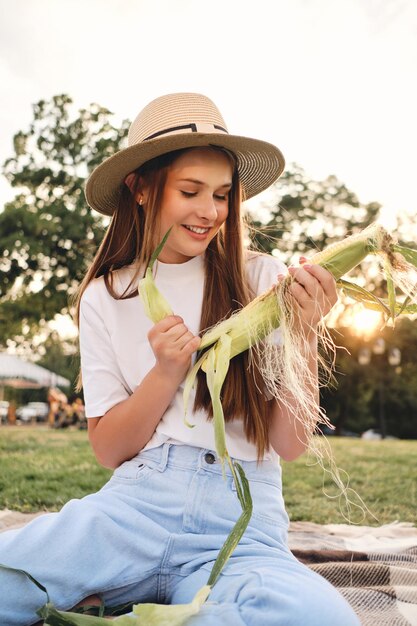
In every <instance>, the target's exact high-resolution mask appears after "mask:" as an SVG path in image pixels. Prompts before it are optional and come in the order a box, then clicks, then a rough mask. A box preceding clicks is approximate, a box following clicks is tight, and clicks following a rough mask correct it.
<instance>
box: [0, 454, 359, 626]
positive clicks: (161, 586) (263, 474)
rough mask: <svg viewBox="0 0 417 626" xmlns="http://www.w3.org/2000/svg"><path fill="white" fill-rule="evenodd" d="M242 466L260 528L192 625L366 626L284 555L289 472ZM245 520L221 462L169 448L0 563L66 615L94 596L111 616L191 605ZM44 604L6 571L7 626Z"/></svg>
mask: <svg viewBox="0 0 417 626" xmlns="http://www.w3.org/2000/svg"><path fill="white" fill-rule="evenodd" d="M241 465H242V466H243V468H244V470H245V473H246V476H247V477H248V479H249V481H250V486H251V493H252V497H253V503H254V510H253V516H252V519H251V521H250V523H249V526H248V528H247V530H246V532H245V534H244V535H243V537H242V539H241V541H240V544H239V545H238V547H237V548H236V550H235V552H234V553H233V555H232V557H231V559H230V560H229V562H228V564H227V566H226V568H225V569H224V570H223V572H222V574H221V576H220V578H219V580H218V582H217V583H216V585H215V586H214V587H213V590H212V592H211V594H210V596H209V600H208V602H207V603H206V604H205V605H204V606H203V608H202V610H201V612H200V613H199V614H198V615H196V616H194V617H192V618H191V619H190V620H189V622H188V623H187V626H213V625H214V624H216V626H217V625H218V626H221V625H226V624H227V626H245V625H246V626H261V625H262V626H278V625H282V626H335V624H337V625H338V626H359V624H360V622H359V620H358V618H357V617H356V615H355V614H354V612H353V610H352V609H351V608H350V606H349V605H348V603H347V602H346V601H345V600H344V599H343V597H342V596H341V595H340V594H339V593H338V592H337V591H336V589H335V588H334V587H332V586H331V585H330V584H329V583H328V582H327V581H326V580H325V579H324V578H322V577H321V576H319V575H317V574H316V573H314V572H312V571H311V570H310V569H308V568H307V567H306V566H304V565H302V564H301V563H299V562H298V561H297V560H296V559H295V557H294V556H293V555H292V554H291V552H290V550H289V549H288V547H287V541H286V540H287V528H288V516H287V514H286V512H285V508H284V501H283V498H282V491H281V470H280V467H279V466H278V465H277V464H276V463H272V462H269V461H268V462H262V463H260V464H259V465H257V463H256V462H245V461H243V462H241ZM240 513H241V508H240V504H239V501H238V499H237V496H236V493H235V492H234V488H233V482H232V479H231V476H230V473H227V476H226V480H224V479H223V477H222V472H221V466H220V463H219V462H218V461H217V459H216V458H215V455H214V453H212V454H210V451H208V450H203V449H201V448H195V447H191V446H174V445H170V444H164V445H163V446H160V447H159V448H155V449H152V450H147V451H145V452H142V453H140V454H138V455H137V456H136V457H135V458H134V459H132V460H131V461H127V462H126V463H123V464H122V465H121V466H120V467H119V468H118V469H117V470H116V471H115V472H114V475H113V476H112V478H111V479H110V481H109V482H108V483H107V484H106V485H105V486H104V487H103V488H102V489H101V490H100V491H99V492H97V493H95V494H92V495H89V496H86V497H85V498H82V499H81V500H71V501H70V502H68V503H67V504H66V505H65V506H64V507H63V508H62V510H61V511H60V512H59V513H49V514H46V515H44V516H41V517H39V518H37V519H35V520H33V521H32V522H31V523H30V524H28V525H27V526H25V527H23V528H22V529H18V530H11V531H8V532H4V533H1V534H0V563H4V564H7V565H11V566H13V567H17V568H22V569H25V570H27V571H28V572H30V573H31V574H32V575H33V576H34V577H35V578H36V579H37V580H39V581H40V582H41V583H43V585H45V587H46V588H47V589H48V591H49V594H50V597H51V600H52V602H53V603H54V604H55V606H57V607H58V608H60V609H63V610H67V609H70V608H71V607H73V606H74V605H75V604H77V602H79V601H80V600H81V599H83V598H85V597H87V596H89V595H91V594H99V595H100V596H101V597H102V598H103V599H104V600H105V602H106V604H108V605H116V604H120V603H123V602H128V601H134V602H136V603H139V602H158V603H164V604H167V603H170V604H177V603H186V602H189V601H190V600H191V599H192V598H193V596H194V594H195V593H196V591H197V590H198V589H200V587H202V586H203V585H204V584H205V583H206V582H207V579H208V577H209V574H210V571H211V568H212V566H213V563H214V561H215V559H216V557H217V554H218V551H219V549H220V548H221V546H222V545H223V542H224V540H225V538H226V536H227V535H228V533H229V531H230V530H231V528H232V527H233V525H234V523H235V521H236V520H237V518H238V517H239V515H240ZM44 603H45V595H44V594H43V593H42V592H41V591H40V590H39V589H37V588H36V587H35V586H34V585H33V584H32V583H31V582H29V581H28V580H27V579H26V577H24V576H22V575H21V574H18V573H8V572H5V571H3V570H0V624H2V625H4V626H18V625H19V626H22V625H29V624H33V623H34V622H36V621H37V619H38V618H37V617H36V614H35V610H36V608H38V607H39V606H41V605H43V604H44Z"/></svg>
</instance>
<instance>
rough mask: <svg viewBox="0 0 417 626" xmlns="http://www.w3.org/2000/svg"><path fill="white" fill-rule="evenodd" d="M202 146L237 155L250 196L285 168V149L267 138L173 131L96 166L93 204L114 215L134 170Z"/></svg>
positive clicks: (89, 189)
mask: <svg viewBox="0 0 417 626" xmlns="http://www.w3.org/2000/svg"><path fill="white" fill-rule="evenodd" d="M202 146H219V147H221V148H227V149H228V150H231V151H232V152H233V153H234V154H235V155H236V158H237V163H238V166H237V167H238V173H239V178H240V182H241V184H242V187H243V190H244V194H245V198H246V199H249V198H252V197H253V196H256V195H257V194H258V193H260V192H261V191H264V189H267V188H268V187H269V186H270V185H272V183H273V182H274V181H275V180H277V178H278V177H279V176H280V175H281V174H282V172H283V170H284V167H285V160H284V157H283V155H282V153H281V151H280V150H279V149H278V148H277V147H276V146H274V145H272V144H270V143H268V142H266V141H261V140H258V139H251V138H248V137H240V136H238V135H228V134H225V133H190V134H184V133H181V134H176V135H175V134H173V135H169V136H166V137H158V138H155V139H150V140H148V141H146V142H141V143H140V144H136V145H134V146H130V147H129V148H125V149H124V150H121V151H120V152H117V153H116V154H114V155H113V156H111V157H109V158H108V159H106V160H105V161H103V163H101V164H100V165H99V166H98V167H96V168H95V170H93V172H92V173H91V175H90V177H89V178H88V180H87V183H86V187H85V195H86V199H87V202H88V204H89V206H90V207H92V208H93V209H95V210H96V211H99V213H103V214H104V215H112V214H113V212H114V211H115V209H117V207H118V204H119V200H120V194H121V190H122V186H123V184H124V180H125V178H126V176H127V175H128V174H129V173H130V172H133V171H134V170H136V169H137V168H138V167H140V166H141V165H143V164H144V163H146V161H150V160H151V159H154V158H155V157H157V156H160V155H162V154H166V153H167V152H172V151H174V150H180V149H183V148H197V147H202Z"/></svg>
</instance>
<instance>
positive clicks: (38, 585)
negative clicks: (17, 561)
mask: <svg viewBox="0 0 417 626" xmlns="http://www.w3.org/2000/svg"><path fill="white" fill-rule="evenodd" d="M0 568H1V569H6V570H8V571H9V572H16V573H18V574H23V575H24V576H26V577H27V578H29V580H30V581H31V582H32V583H33V584H34V585H36V586H37V587H38V589H40V590H41V591H43V592H44V593H45V594H46V601H47V602H49V594H48V591H47V589H46V587H44V585H42V583H40V582H39V581H38V580H36V578H34V576H32V574H29V572H26V571H25V570H24V569H20V568H19V567H11V566H10V565H4V564H3V563H0Z"/></svg>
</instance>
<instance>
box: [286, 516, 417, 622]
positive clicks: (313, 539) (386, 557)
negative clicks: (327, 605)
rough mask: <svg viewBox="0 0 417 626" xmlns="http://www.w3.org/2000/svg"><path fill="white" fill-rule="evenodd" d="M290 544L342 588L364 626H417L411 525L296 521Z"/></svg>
mask: <svg viewBox="0 0 417 626" xmlns="http://www.w3.org/2000/svg"><path fill="white" fill-rule="evenodd" d="M289 544H290V548H291V550H292V552H293V554H294V555H295V556H296V557H297V558H298V559H299V560H300V561H302V562H303V563H305V564H306V565H308V566H309V567H311V569H313V570H314V571H316V572H318V573H319V574H321V575H322V576H324V578H327V580H329V581H330V582H331V583H332V584H333V585H334V586H335V587H337V588H338V590H339V591H340V593H341V594H342V595H343V596H344V597H345V598H346V600H347V601H348V602H349V603H350V604H351V606H352V607H353V609H354V610H355V611H356V613H357V615H358V616H359V619H360V620H361V623H362V624H363V626H417V529H416V528H414V527H413V526H412V525H411V524H399V523H394V524H387V525H385V526H379V527H376V528H373V527H366V526H348V525H345V524H334V525H333V524H329V525H327V526H319V525H318V524H310V523H308V522H294V523H292V524H291V527H290V533H289Z"/></svg>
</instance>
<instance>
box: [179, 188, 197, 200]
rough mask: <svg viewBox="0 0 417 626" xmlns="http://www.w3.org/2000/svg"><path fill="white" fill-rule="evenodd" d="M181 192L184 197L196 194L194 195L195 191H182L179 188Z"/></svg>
mask: <svg viewBox="0 0 417 626" xmlns="http://www.w3.org/2000/svg"><path fill="white" fill-rule="evenodd" d="M181 193H182V195H183V196H185V197H186V198H192V197H193V196H196V195H197V192H196V191H182V190H181Z"/></svg>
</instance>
